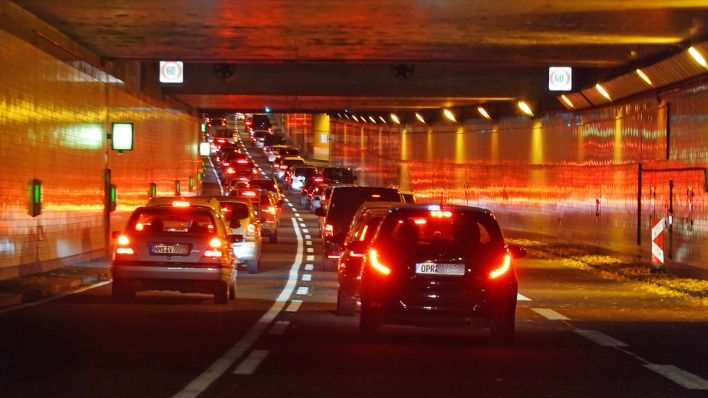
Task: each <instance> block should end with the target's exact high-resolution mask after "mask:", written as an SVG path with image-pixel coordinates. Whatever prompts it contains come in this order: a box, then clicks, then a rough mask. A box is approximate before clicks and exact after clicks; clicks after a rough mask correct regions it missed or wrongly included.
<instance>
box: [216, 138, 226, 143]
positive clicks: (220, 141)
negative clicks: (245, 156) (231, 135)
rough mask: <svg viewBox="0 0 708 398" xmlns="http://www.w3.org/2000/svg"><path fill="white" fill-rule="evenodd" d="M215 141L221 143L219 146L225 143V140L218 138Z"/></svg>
mask: <svg viewBox="0 0 708 398" xmlns="http://www.w3.org/2000/svg"><path fill="white" fill-rule="evenodd" d="M216 141H217V142H219V143H221V144H223V143H224V142H226V140H225V139H223V138H219V139H218V140H216Z"/></svg>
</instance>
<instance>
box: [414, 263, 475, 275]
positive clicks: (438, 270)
mask: <svg viewBox="0 0 708 398" xmlns="http://www.w3.org/2000/svg"><path fill="white" fill-rule="evenodd" d="M415 273H416V274H419V275H464V274H465V265H464V264H441V263H431V262H426V263H416V265H415Z"/></svg>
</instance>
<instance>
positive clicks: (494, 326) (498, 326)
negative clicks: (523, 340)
mask: <svg viewBox="0 0 708 398" xmlns="http://www.w3.org/2000/svg"><path fill="white" fill-rule="evenodd" d="M514 323H515V316H514V314H511V315H507V316H501V317H494V318H492V319H490V320H489V333H490V336H491V338H492V341H494V342H495V343H499V344H512V343H513V342H514Z"/></svg>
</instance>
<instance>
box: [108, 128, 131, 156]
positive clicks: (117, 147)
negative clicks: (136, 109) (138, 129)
mask: <svg viewBox="0 0 708 398" xmlns="http://www.w3.org/2000/svg"><path fill="white" fill-rule="evenodd" d="M111 148H112V149H113V150H114V151H132V150H133V123H113V128H112V135H111Z"/></svg>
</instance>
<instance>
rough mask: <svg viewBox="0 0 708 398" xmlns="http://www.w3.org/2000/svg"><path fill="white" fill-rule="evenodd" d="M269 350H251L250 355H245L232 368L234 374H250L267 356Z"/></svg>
mask: <svg viewBox="0 0 708 398" xmlns="http://www.w3.org/2000/svg"><path fill="white" fill-rule="evenodd" d="M268 353H269V351H267V350H253V351H252V352H251V355H249V356H247V357H246V359H244V360H243V362H241V364H240V365H238V367H237V368H236V370H234V374H235V375H251V374H253V372H255V371H256V369H258V365H260V364H261V362H263V360H264V359H266V357H267V356H268Z"/></svg>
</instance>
